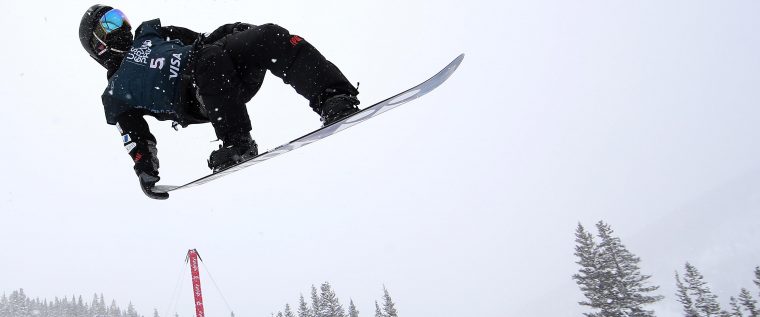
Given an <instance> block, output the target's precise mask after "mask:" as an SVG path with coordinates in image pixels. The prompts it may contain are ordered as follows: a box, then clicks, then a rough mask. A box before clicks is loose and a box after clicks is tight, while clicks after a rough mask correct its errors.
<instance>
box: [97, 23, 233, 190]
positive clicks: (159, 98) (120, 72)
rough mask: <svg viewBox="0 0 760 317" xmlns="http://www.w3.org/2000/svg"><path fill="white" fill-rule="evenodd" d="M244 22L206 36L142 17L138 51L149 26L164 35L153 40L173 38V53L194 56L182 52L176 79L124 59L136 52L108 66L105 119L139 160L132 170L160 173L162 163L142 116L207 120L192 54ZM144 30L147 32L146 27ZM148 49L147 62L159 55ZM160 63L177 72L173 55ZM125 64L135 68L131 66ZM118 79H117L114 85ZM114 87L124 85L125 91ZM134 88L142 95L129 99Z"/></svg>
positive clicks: (180, 120) (185, 122)
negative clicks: (197, 89) (197, 95)
mask: <svg viewBox="0 0 760 317" xmlns="http://www.w3.org/2000/svg"><path fill="white" fill-rule="evenodd" d="M243 26H244V24H241V23H233V24H226V25H223V26H221V27H219V28H218V29H217V30H215V31H214V32H212V33H210V34H209V35H208V36H204V35H201V34H199V33H197V32H194V31H192V30H189V29H187V28H183V27H177V26H166V27H163V26H161V25H160V21H159V20H152V21H147V22H144V23H143V24H141V25H140V27H138V28H137V30H136V32H135V33H136V35H135V43H134V44H133V48H134V49H136V50H140V49H141V48H145V45H143V44H144V43H143V41H144V39H143V38H141V35H144V33H150V32H149V31H155V32H156V33H158V36H160V39H158V38H155V39H154V41H160V40H165V42H171V43H172V44H173V45H174V46H175V47H174V48H173V49H176V50H177V51H176V52H174V51H171V52H174V53H178V52H188V53H189V55H190V56H187V57H184V56H182V58H186V60H184V61H182V63H184V65H181V66H182V67H181V71H180V70H176V71H177V77H176V78H172V79H176V82H169V81H167V80H162V79H157V78H158V77H157V76H152V77H151V76H148V77H146V76H147V74H149V72H155V71H156V69H152V70H151V69H150V65H146V66H145V67H143V68H142V69H144V70H141V69H140V68H135V67H133V66H134V65H127V64H125V63H132V62H134V59H135V56H131V58H132V59H131V60H129V61H128V59H129V58H130V55H129V54H128V55H126V56H125V57H124V59H123V60H122V63H121V64H120V65H119V67H118V68H113V69H108V79H109V87H108V88H107V89H106V91H105V92H104V95H103V104H104V109H105V112H106V121H107V122H108V123H109V124H115V125H116V126H117V128H118V130H119V133H120V134H121V139H122V142H123V144H124V147H125V148H126V149H127V152H128V153H129V155H130V157H132V160H133V161H134V163H135V164H134V169H135V172H136V173H138V174H139V173H140V172H141V171H142V172H146V173H148V174H151V175H154V176H157V175H158V167H159V164H158V157H157V150H156V138H155V137H154V136H153V134H151V133H150V129H149V127H148V123H147V122H146V121H145V119H144V118H143V116H145V115H149V116H153V117H155V118H157V119H159V120H172V121H175V122H177V123H178V124H180V125H182V126H186V125H188V124H194V123H204V122H208V118H207V117H206V115H205V110H203V109H202V107H201V106H200V104H199V102H198V101H197V99H196V98H195V91H194V89H193V75H192V74H193V69H194V68H193V65H192V53H193V51H195V50H197V49H198V48H199V47H200V46H201V45H204V44H205V43H213V42H215V41H216V40H218V39H221V38H222V37H224V36H226V35H228V34H231V33H233V32H235V31H238V30H239V29H240V28H241V27H243ZM146 30H149V31H148V32H146ZM162 44H165V43H162ZM148 47H150V44H148ZM157 48H158V47H157ZM157 51H158V50H157ZM145 52H148V54H147V56H146V55H145V54H143V56H144V57H145V58H146V59H147V60H148V61H149V60H150V58H152V57H155V56H151V55H150V51H147V50H144V49H143V51H142V52H140V53H145ZM171 52H169V53H171ZM131 53H132V52H131ZM163 53H164V54H166V53H167V51H166V50H164V51H163ZM159 58H160V57H159ZM154 59H155V58H154ZM162 63H163V64H164V65H163V66H164V67H163V69H162V71H163V72H164V73H166V74H165V75H167V76H172V75H174V74H173V73H169V72H170V71H172V69H171V68H170V67H171V66H173V65H171V59H165V60H163V61H162ZM133 64H134V63H133ZM154 66H161V65H154ZM127 68H131V69H130V70H127ZM154 68H155V67H154ZM140 72H143V73H140ZM115 76H122V78H121V79H118V78H116V77H115ZM167 76H164V77H167ZM115 82H116V83H119V84H113V83H115ZM115 88H121V90H119V89H115ZM167 88H169V89H171V90H172V91H168V92H166V94H156V93H155V91H163V90H166V89H167ZM130 91H132V92H136V93H137V95H140V97H139V98H137V99H141V100H139V101H135V102H131V100H130V99H131V98H133V95H132V94H131V93H130ZM109 92H110V94H109ZM166 103H169V104H166Z"/></svg>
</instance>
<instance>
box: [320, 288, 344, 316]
mask: <svg viewBox="0 0 760 317" xmlns="http://www.w3.org/2000/svg"><path fill="white" fill-rule="evenodd" d="M320 290H321V293H322V295H321V296H320V298H319V301H320V307H319V312H318V313H317V317H346V311H345V310H343V305H341V304H340V301H339V300H338V296H336V295H335V292H334V291H333V290H332V287H330V283H328V282H324V283H323V284H322V286H321V287H320Z"/></svg>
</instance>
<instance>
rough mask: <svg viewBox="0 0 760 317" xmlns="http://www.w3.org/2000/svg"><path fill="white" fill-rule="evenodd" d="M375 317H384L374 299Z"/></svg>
mask: <svg viewBox="0 0 760 317" xmlns="http://www.w3.org/2000/svg"><path fill="white" fill-rule="evenodd" d="M375 317H385V315H383V311H382V310H380V305H378V304H377V301H375Z"/></svg>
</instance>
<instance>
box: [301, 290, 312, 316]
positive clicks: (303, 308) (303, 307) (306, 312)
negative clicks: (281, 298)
mask: <svg viewBox="0 0 760 317" xmlns="http://www.w3.org/2000/svg"><path fill="white" fill-rule="evenodd" d="M298 317H313V315H312V313H311V310H310V309H309V306H307V305H306V300H304V298H303V294H301V296H300V298H299V299H298Z"/></svg>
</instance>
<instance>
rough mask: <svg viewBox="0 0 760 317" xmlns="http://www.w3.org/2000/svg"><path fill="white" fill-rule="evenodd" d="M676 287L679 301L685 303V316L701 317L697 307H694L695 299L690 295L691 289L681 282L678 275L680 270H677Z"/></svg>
mask: <svg viewBox="0 0 760 317" xmlns="http://www.w3.org/2000/svg"><path fill="white" fill-rule="evenodd" d="M676 287H677V292H676V296H677V297H678V302H679V303H681V304H682V305H683V312H684V316H685V317H699V313H698V312H697V309H696V308H694V301H693V300H692V299H691V297H690V296H689V290H688V288H687V287H686V286H684V285H683V283H682V282H681V278H680V276H679V275H678V272H676Z"/></svg>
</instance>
